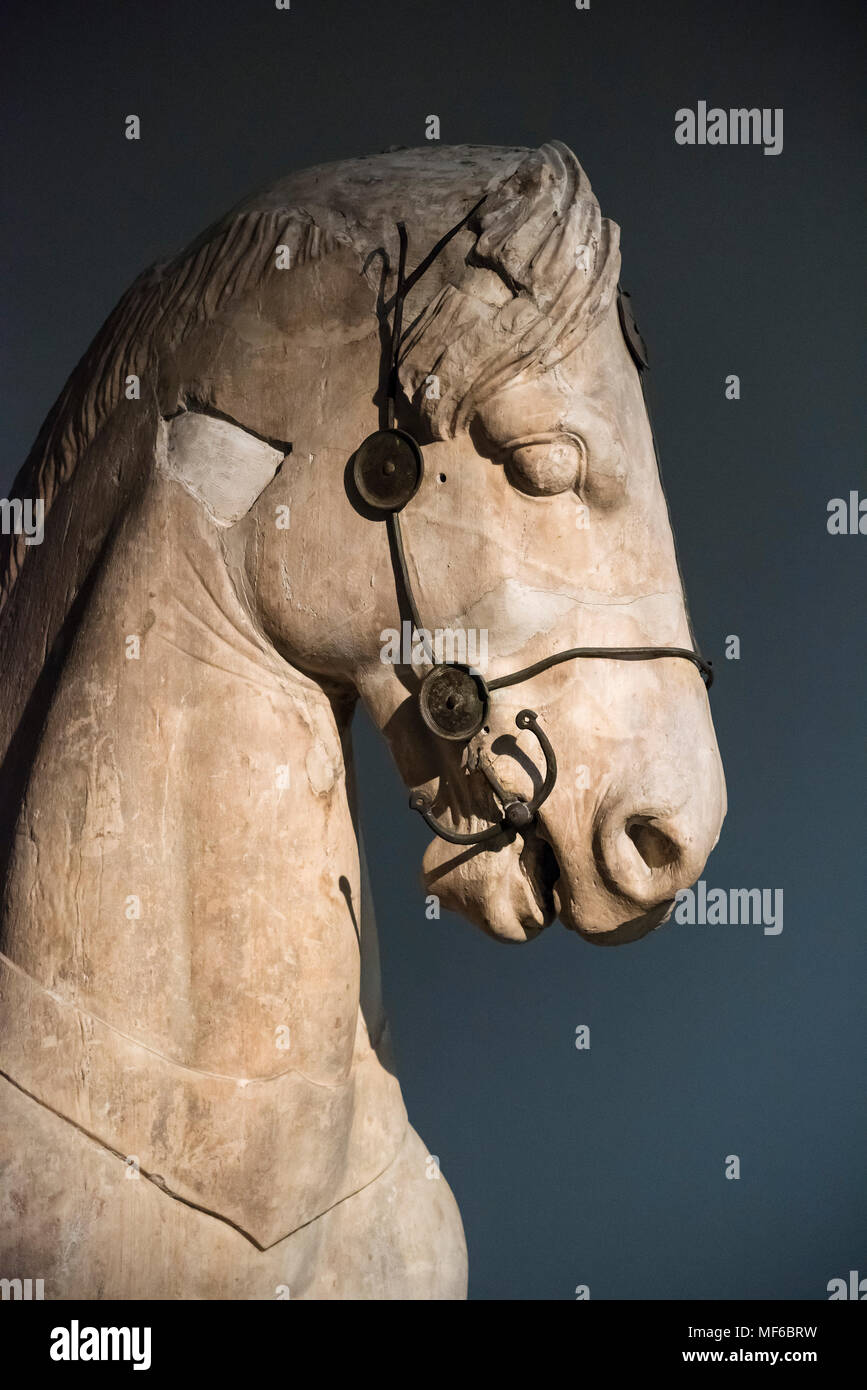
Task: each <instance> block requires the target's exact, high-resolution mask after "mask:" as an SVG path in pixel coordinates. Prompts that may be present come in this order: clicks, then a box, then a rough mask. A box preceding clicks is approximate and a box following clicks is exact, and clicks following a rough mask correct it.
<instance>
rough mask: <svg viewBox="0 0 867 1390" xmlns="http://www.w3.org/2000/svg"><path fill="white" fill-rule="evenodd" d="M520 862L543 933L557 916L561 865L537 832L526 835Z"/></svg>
mask: <svg viewBox="0 0 867 1390" xmlns="http://www.w3.org/2000/svg"><path fill="white" fill-rule="evenodd" d="M518 862H519V863H520V865H521V871H522V872H523V874H524V877H525V879H526V881H527V884H528V886H529V888H530V892H531V893H532V895H533V899H534V901H535V903H536V906H537V907H538V909H539V912H540V915H541V917H542V922H541V925H540V927H539V930H540V931H541V930H542V928H543V927H547V926H550V924H551V923H552V922H553V921H554V918H555V917H556V916H557V905H556V901H555V897H554V889H555V887H556V885H557V882H558V880H559V878H560V865H559V863H558V862H557V856H556V854H555V853H554V851H553V849H552V848H551V846H550V844H549V843H548V841H547V840H545V839H543V838H542V836H541V835H539V834H538V833H537V832H536V831H528V832H527V833H526V834H525V836H524V845H523V848H522V850H521V853H520V855H519V860H518Z"/></svg>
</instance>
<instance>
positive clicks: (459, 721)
mask: <svg viewBox="0 0 867 1390" xmlns="http://www.w3.org/2000/svg"><path fill="white" fill-rule="evenodd" d="M418 703H419V709H420V710H421V717H422V719H423V720H424V722H425V724H427V726H428V728H429V729H430V730H431V731H432V732H433V733H435V734H439V736H440V738H453V739H467V738H472V737H473V734H477V733H478V732H479V729H480V728H481V727H482V725H483V724H484V722H485V719H486V718H487V714H488V692H487V687H486V685H485V682H484V681H483V680H482V678H481V676H473V675H471V674H470V672H469V671H465V670H464V669H463V667H461V666H435V667H434V668H433V670H432V671H429V672H428V674H427V675H426V676H425V678H424V680H423V681H422V683H421V689H420V690H419V692H418Z"/></svg>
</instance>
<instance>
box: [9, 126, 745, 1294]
mask: <svg viewBox="0 0 867 1390" xmlns="http://www.w3.org/2000/svg"><path fill="white" fill-rule="evenodd" d="M485 189H488V190H489V201H488V203H487V204H486V205H485V206H484V208H483V210H482V212H481V213H480V214H479V217H478V219H477V220H476V221H475V222H474V223H472V224H471V225H470V226H468V227H466V228H464V229H463V231H461V232H460V233H459V234H458V235H457V236H456V237H455V238H454V240H453V241H452V242H451V243H449V245H448V247H447V248H446V249H445V251H444V252H443V254H442V256H441V257H440V258H439V259H438V260H437V261H436V262H435V264H434V265H433V266H432V267H431V269H430V270H429V272H428V274H427V275H426V276H425V277H424V279H423V280H422V281H421V282H420V283H419V284H418V285H416V286H415V288H414V289H413V290H412V291H411V293H410V295H409V297H408V302H407V306H406V312H405V318H404V323H405V326H406V328H407V335H406V344H405V357H404V362H403V366H402V385H403V391H404V396H403V397H402V400H401V403H400V418H401V420H402V421H403V422H404V423H405V424H407V426H408V427H410V428H412V429H414V430H416V431H417V432H418V433H419V436H420V437H421V438H422V440H423V442H424V447H425V476H424V480H423V483H422V486H421V488H420V490H419V493H418V494H417V496H416V497H415V498H414V499H413V501H412V503H411V505H410V507H408V508H407V511H406V512H405V514H404V518H403V525H404V535H405V538H406V542H407V547H408V552H409V555H410V557H411V558H410V564H411V567H412V580H413V585H414V587H415V590H416V593H417V595H418V597H419V602H420V604H421V606H422V610H423V613H424V616H425V621H426V622H427V623H428V625H429V626H430V627H432V628H433V627H436V626H441V627H455V626H484V627H486V628H487V629H489V650H490V665H489V674H497V673H498V672H500V671H503V670H506V669H514V667H515V666H516V665H518V664H520V665H526V664H528V663H529V662H531V661H534V660H536V659H538V658H539V657H541V656H544V655H547V654H548V653H549V652H551V651H553V650H554V649H555V648H561V647H566V646H573V645H578V644H579V643H580V644H582V645H608V646H613V645H619V646H625V645H643V644H652V645H681V646H684V645H688V644H689V634H688V628H687V622H686V615H685V609H684V603H683V596H682V593H681V586H680V580H679V576H678V573H677V566H676V561H675V555H674V549H673V544H672V538H671V533H670V527H669V521H668V515H667V509H666V505H665V500H664V497H663V494H662V491H661V488H660V485H659V479H658V477H657V472H656V466H655V461H654V456H653V448H652V441H651V436H650V432H649V428H648V424H647V419H646V414H645V411H644V406H643V401H642V397H641V391H640V387H639V383H638V379H637V374H636V372H635V368H634V366H633V364H632V361H631V359H630V357H629V354H628V352H627V349H626V347H625V344H624V341H623V338H622V335H621V332H620V328H619V325H618V322H617V309H616V302H615V298H614V290H615V287H616V282H617V272H618V265H619V253H618V249H617V243H618V237H617V229H616V227H614V225H613V224H611V223H608V222H606V221H605V220H604V219H603V218H602V217H601V215H600V213H599V209H598V206H597V205H596V202H595V199H594V198H593V195H592V193H591V191H590V188H589V184H588V183H587V181H586V178H585V176H584V175H583V173H582V172H581V170H580V168H579V166H578V165H577V162H576V161H575V160H574V157H573V156H571V154H570V153H569V152H568V151H567V150H565V148H564V147H562V146H545V147H544V148H543V150H542V151H541V152H529V151H526V150H519V149H499V148H488V147H457V148H454V149H423V150H407V151H397V152H393V153H389V154H387V155H382V156H376V157H374V158H371V159H366V160H353V161H347V162H346V163H344V164H337V165H332V166H326V167H323V168H320V169H315V170H309V171H306V172H304V173H301V174H298V175H295V176H292V177H291V178H289V179H286V180H283V181H281V182H279V183H277V184H275V185H274V186H273V187H272V188H270V189H268V190H266V191H265V192H264V193H262V194H260V195H257V196H255V197H254V198H252V199H250V200H248V201H247V202H246V203H244V204H242V205H241V206H240V207H239V208H237V209H235V210H234V211H233V212H232V213H230V214H229V215H228V217H227V218H226V219H225V220H224V221H223V222H222V223H220V224H218V225H217V226H216V227H215V228H211V229H210V230H209V231H208V232H207V233H204V234H203V236H202V237H201V238H200V239H199V241H198V242H197V243H195V244H194V246H193V247H192V248H190V249H189V250H188V251H187V252H185V253H184V254H183V255H182V256H181V257H179V258H178V259H177V261H175V262H173V263H172V264H171V265H169V266H167V267H161V268H156V269H155V270H154V271H151V272H148V273H146V275H145V276H143V277H141V279H140V281H138V282H137V283H136V285H135V286H134V287H133V289H132V290H131V291H130V292H129V294H128V295H127V296H126V297H125V299H124V300H123V301H121V304H120V305H119V306H118V309H117V310H116V311H115V314H114V315H113V316H112V318H111V319H110V320H109V322H108V324H107V325H106V327H105V329H104V330H103V332H102V334H101V335H100V337H98V338H97V340H96V342H95V344H94V346H93V348H92V349H91V350H90V352H89V354H88V356H87V357H86V358H85V359H84V362H83V363H82V365H81V366H80V368H79V369H78V371H77V373H76V374H74V375H73V378H72V379H71V381H70V384H69V385H68V387H67V388H66V391H65V393H64V395H63V396H62V397H61V400H60V402H59V403H58V407H57V408H56V410H55V412H53V414H52V416H50V417H49V420H48V421H47V423H46V427H45V429H44V430H43V433H42V434H41V435H40V439H39V440H38V441H37V445H36V446H35V448H34V452H33V455H32V457H31V460H30V461H29V463H28V465H27V467H26V469H25V472H24V474H23V475H22V477H21V479H19V485H18V488H17V493H18V495H23V496H27V495H32V496H42V497H45V498H46V502H47V504H49V505H48V517H47V523H46V537H45V543H44V545H43V546H42V547H39V548H31V549H30V550H29V551H28V552H27V554H26V563H23V561H24V558H25V552H24V548H23V546H21V545H16V544H14V543H13V545H12V548H11V553H10V554H9V555H8V556H7V557H6V562H5V565H4V566H3V568H2V573H0V595H2V598H3V606H2V609H0V682H2V699H0V748H2V750H3V752H4V761H3V772H2V779H3V780H2V785H0V832H2V836H0V841H2V844H3V845H4V846H5V848H4V849H3V851H2V855H3V857H2V863H0V868H2V870H3V873H4V877H5V890H4V900H3V904H4V905H3V918H2V942H0V945H2V952H3V974H2V977H0V990H2V1003H3V1010H2V1015H0V1071H2V1072H3V1073H5V1075H6V1076H7V1077H9V1078H10V1082H9V1083H8V1084H5V1085H4V1087H3V1115H4V1125H5V1128H4V1138H3V1155H4V1158H6V1159H7V1160H8V1163H9V1167H8V1169H7V1173H6V1177H5V1181H4V1185H3V1190H2V1194H0V1204H2V1205H0V1211H2V1223H3V1228H4V1235H3V1237H2V1241H0V1263H2V1272H3V1273H4V1274H7V1273H8V1274H9V1275H10V1276H11V1275H13V1274H15V1275H20V1276H22V1277H28V1276H32V1277H41V1278H44V1279H45V1281H46V1297H70V1296H76V1297H93V1298H102V1297H105V1298H125V1297H172V1298H174V1297H178V1298H198V1297H203V1298H211V1297H214V1298H217V1297H244V1298H252V1297H274V1296H275V1293H274V1289H275V1288H276V1287H277V1285H281V1284H285V1285H287V1286H288V1287H289V1289H290V1291H291V1295H292V1296H293V1297H363V1298H368V1297H370V1298H380V1297H381V1298H391V1297H418V1298H440V1297H442V1298H459V1297H463V1296H464V1292H465V1287H466V1253H465V1247H464V1239H463V1232H462V1228H461V1222H460V1217H459V1214H458V1211H457V1208H456V1206H455V1204H454V1201H453V1199H452V1197H451V1194H450V1192H449V1190H448V1187H447V1185H446V1182H445V1179H444V1178H442V1177H440V1178H435V1177H431V1176H430V1175H429V1174H430V1164H429V1163H428V1161H427V1156H426V1152H425V1149H424V1145H423V1144H422V1143H421V1141H420V1140H419V1139H418V1137H417V1136H416V1135H415V1134H414V1133H413V1131H412V1130H411V1129H410V1128H409V1127H408V1124H407V1119H406V1114H405V1110H404V1106H403V1101H402V1098H401V1094H400V1088H399V1085H398V1083H397V1080H396V1078H395V1075H394V1070H393V1064H392V1061H391V1057H390V1052H389V1048H388V1039H387V1029H386V1023H385V1019H384V1015H383V1011H382V1005H381V1000H380V991H379V967H378V957H377V947H376V934H375V924H374V918H373V912H372V906H371V904H370V901H369V894H368V893H367V892H366V889H365V887H364V867H363V855H361V854H360V853H359V848H358V843H357V837H356V829H355V812H354V789H353V783H352V770H351V740H350V732H349V727H350V720H351V715H352V709H353V705H354V703H355V701H356V699H357V698H358V697H359V696H360V697H361V698H362V699H363V700H364V702H365V704H366V705H367V708H368V710H369V711H370V713H371V715H372V717H373V718H374V720H375V721H376V723H377V724H378V726H379V727H380V728H381V729H382V731H383V733H384V734H385V736H386V738H387V739H388V742H389V745H390V748H391V751H392V753H393V756H394V758H395V761H396V763H397V765H398V767H399V769H400V771H401V773H402V776H403V778H404V780H405V781H406V783H407V785H408V786H410V787H423V788H426V789H428V790H429V791H430V792H431V793H432V794H434V793H435V794H436V810H437V813H438V814H439V815H440V816H443V817H445V818H446V819H448V820H451V822H452V823H454V824H455V825H458V826H461V827H465V828H473V829H475V828H478V827H479V826H481V825H484V824H485V823H487V822H486V818H487V816H488V815H489V813H490V809H491V799H490V790H489V788H488V785H487V782H486V781H485V779H484V777H483V776H482V775H481V774H480V772H479V771H478V760H479V758H480V757H483V756H488V757H493V758H495V759H496V765H497V774H498V776H499V777H500V779H501V781H502V782H503V783H504V785H505V786H506V787H507V789H508V790H509V791H514V792H518V793H521V794H524V795H526V794H528V791H529V789H530V787H531V785H532V781H531V779H532V776H533V775H534V773H533V767H534V763H533V759H534V757H536V754H537V748H536V745H535V743H534V741H533V739H532V737H531V736H527V737H526V738H525V736H524V735H521V736H519V738H518V739H517V743H516V740H515V739H514V738H513V737H512V735H513V732H514V714H515V712H516V710H517V709H519V708H520V707H521V706H522V705H524V704H526V703H528V698H529V688H518V689H514V690H503V691H500V692H497V696H496V699H495V701H494V705H493V709H492V716H491V725H490V728H489V730H488V731H487V732H485V733H483V734H480V735H479V736H478V737H477V739H475V740H474V741H473V743H472V744H471V746H470V747H469V749H468V750H466V751H464V750H462V749H461V748H460V747H459V746H457V747H456V746H449V747H444V746H443V745H442V743H441V741H437V740H435V739H433V737H432V736H431V735H430V734H429V733H427V731H426V730H425V728H424V726H423V725H422V723H421V721H420V719H419V716H418V712H417V709H416V706H415V702H414V700H413V699H411V698H410V694H411V689H410V685H409V683H408V678H407V673H406V672H405V671H401V670H399V669H397V668H395V667H394V666H393V665H388V664H384V663H383V662H382V661H381V660H380V651H381V646H382V643H381V633H382V631H383V630H384V629H387V628H392V627H394V626H395V625H396V623H397V621H398V613H397V608H396V603H397V599H396V593H395V583H394V576H393V572H392V568H391V563H390V558H389V552H388V546H387V544H386V541H385V537H384V533H383V529H382V527H381V526H380V525H377V524H374V523H372V522H371V521H370V520H367V519H365V518H364V517H362V516H360V515H359V513H358V512H357V511H356V510H355V509H354V508H353V506H352V504H351V501H350V498H349V496H348V493H347V490H346V487H345V473H346V468H347V463H348V460H349V459H350V458H351V455H352V453H353V451H354V449H355V448H356V447H357V445H358V444H359V443H360V441H361V440H362V439H363V438H364V437H365V436H366V435H367V434H368V433H370V431H371V430H373V429H375V428H377V426H378V425H379V424H380V417H379V408H378V400H379V398H378V396H377V386H378V378H379V371H380V359H381V353H380V349H381V339H380V323H379V319H378V317H377V302H378V296H379V295H380V293H382V294H383V295H384V296H385V297H386V298H387V297H388V296H389V295H390V294H391V293H392V292H393V288H394V276H393V274H389V275H388V276H387V277H386V279H385V280H384V282H383V281H382V276H383V258H382V255H381V253H380V254H377V252H378V249H379V248H385V249H386V250H387V252H388V255H389V256H390V258H391V264H392V266H393V265H394V262H395V253H396V242H397V238H396V232H395V221H396V220H397V219H398V218H402V219H403V220H404V221H405V222H406V223H407V226H408V228H409V231H410V236H411V244H412V248H413V258H412V259H411V262H410V264H411V265H412V264H414V263H415V261H416V260H418V259H420V258H421V256H422V255H423V254H425V253H426V252H427V250H428V249H429V248H430V247H431V246H432V245H433V243H434V242H436V241H437V240H438V238H439V237H440V236H441V235H442V233H443V232H444V231H446V230H447V229H448V228H449V227H451V226H453V225H454V224H455V223H456V222H458V221H459V220H460V219H461V218H462V217H463V216H464V214H465V213H466V212H467V210H468V209H469V208H470V207H471V206H472V205H473V204H474V203H475V202H477V201H478V199H479V197H480V196H481V193H482V192H483V191H484V190H485ZM278 247H286V248H288V253H289V263H290V268H289V269H285V270H284V269H279V268H278V267H277V248H278ZM133 374H134V375H136V376H138V377H139V379H140V382H141V393H140V397H139V398H137V399H136V398H133V399H127V398H126V395H125V389H124V388H125V383H126V382H127V381H128V378H129V377H130V375H133ZM431 374H435V375H436V376H437V377H438V379H439V383H440V387H441V390H440V394H439V396H438V397H437V398H434V399H430V398H429V397H428V396H427V395H426V394H425V388H426V383H427V382H428V379H429V377H430V375H431ZM540 440H541V441H542V443H541V446H540ZM528 441H529V443H528ZM585 509H586V512H585ZM585 515H589V525H586V526H585V525H583V524H582V523H581V518H582V516H585ZM131 639H135V640H134V641H133V650H134V651H135V654H134V655H131V648H130V641H131ZM518 658H519V660H518ZM532 705H533V708H535V709H536V710H538V711H539V713H540V716H541V718H542V719H543V720H544V722H545V726H546V728H547V729H548V730H549V731H550V735H551V737H552V739H553V740H554V742H555V745H556V747H557V749H558V756H560V757H561V758H562V767H561V774H560V777H559V779H558V783H557V786H556V787H555V790H554V792H553V793H552V795H551V797H550V799H549V801H548V802H547V803H546V804H545V806H544V807H543V812H542V814H541V816H540V823H539V826H538V829H537V831H535V832H529V833H528V834H527V835H526V836H519V837H517V838H516V840H515V841H514V843H512V844H510V845H508V846H506V847H499V849H498V851H497V852H494V851H491V850H488V849H483V850H481V851H479V852H474V853H472V854H469V855H462V854H456V853H455V849H454V847H453V846H449V845H447V844H446V843H445V842H444V841H437V842H436V843H434V844H433V845H432V846H431V847H430V849H429V850H428V852H427V854H426V856H425V873H426V876H427V882H428V888H429V891H431V892H436V893H437V894H439V896H440V898H441V900H442V902H443V903H444V905H446V906H450V907H454V908H456V909H457V910H458V911H460V912H462V913H463V914H464V915H466V916H467V917H468V918H469V919H471V920H472V921H474V922H476V923H478V924H479V925H480V926H482V927H483V929H484V930H486V931H488V932H490V933H491V934H492V935H494V936H497V937H499V938H501V939H506V940H527V939H530V938H532V937H533V936H535V935H537V934H538V932H539V931H541V930H542V929H543V928H544V927H545V926H546V925H548V923H550V922H551V921H552V919H553V918H554V916H555V915H559V917H560V918H561V920H562V921H563V923H564V924H565V925H566V926H567V927H568V928H570V929H572V930H575V931H577V932H579V933H581V934H582V935H584V936H585V937H587V938H588V939H593V940H597V941H601V942H605V943H612V942H616V941H620V940H631V939H634V938H636V937H638V936H641V935H643V934H644V933H645V932H646V931H648V930H650V929H652V927H653V926H654V925H656V924H657V923H658V922H659V921H660V920H661V919H662V917H663V916H664V915H665V913H666V911H667V910H668V906H669V904H670V901H671V899H672V897H673V896H674V893H675V892H676V891H677V888H679V887H681V886H685V885H686V884H688V883H691V882H692V881H694V879H695V878H696V877H697V876H698V875H699V873H700V872H701V868H702V866H703V864H704V861H705V858H706V856H707V854H708V853H709V851H710V849H711V848H712V846H713V844H714V843H715V840H716V837H717V835H718V833H719V828H720V824H721V821H722V817H723V814H724V806H725V792H724V785H723V779H722V771H721V767H720V763H719V755H718V752H717V748H716V742H715V738H714V734H713V728H712V724H711V719H710V714H709V708H708V704H707V699H706V695H705V692H704V688H703V686H702V683H701V680H700V677H699V676H698V674H697V672H696V671H695V670H694V669H693V668H692V667H689V666H688V665H687V663H685V662H677V661H662V662H646V663H640V664H639V663H615V662H598V663H596V662H593V663H583V662H582V663H579V664H577V665H575V664H573V665H571V666H567V667H559V668H556V669H554V670H551V671H549V672H547V673H545V674H544V675H543V676H540V677H538V678H536V679H535V680H534V681H533V685H532ZM582 767H583V768H587V769H588V770H589V774H590V780H589V783H587V784H585V783H584V782H583V779H582V778H581V777H579V776H578V770H579V769H581V768H582ZM420 910H421V909H420ZM131 1156H134V1158H135V1159H136V1161H137V1162H138V1165H139V1168H140V1171H141V1175H142V1176H140V1178H139V1179H138V1180H134V1179H133V1180H131V1179H129V1178H128V1177H127V1176H126V1173H127V1169H128V1166H129V1165H128V1164H126V1163H125V1160H126V1159H128V1158H130V1157H131ZM446 1166H447V1164H446Z"/></svg>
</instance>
